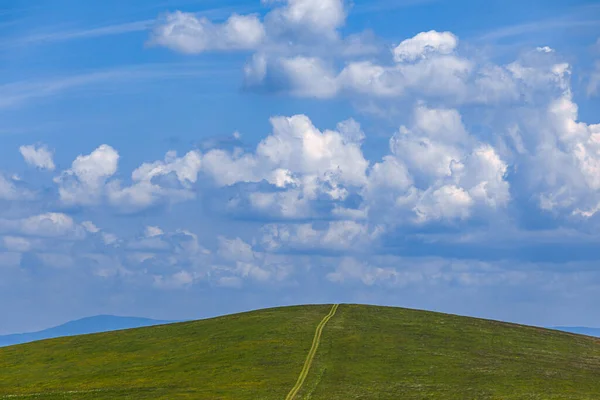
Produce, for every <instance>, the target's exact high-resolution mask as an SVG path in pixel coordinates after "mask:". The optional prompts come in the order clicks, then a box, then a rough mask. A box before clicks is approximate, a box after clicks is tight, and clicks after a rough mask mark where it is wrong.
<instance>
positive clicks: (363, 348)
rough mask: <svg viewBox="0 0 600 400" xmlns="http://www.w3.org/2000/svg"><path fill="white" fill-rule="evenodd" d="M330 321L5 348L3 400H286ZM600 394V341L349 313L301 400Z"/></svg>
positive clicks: (222, 324) (326, 336)
mask: <svg viewBox="0 0 600 400" xmlns="http://www.w3.org/2000/svg"><path fill="white" fill-rule="evenodd" d="M330 310H331V306H326V305H325V306H320V305H319V306H297V307H285V308H277V309H268V310H260V311H254V312H249V313H243V314H236V315H230V316H225V317H219V318H214V319H209V320H203V321H194V322H183V323H176V324H170V325H162V326H155V327H149V328H140V329H132V330H127V331H120V332H108V333H101V334H94V335H85V336H76V337H69V338H61V339H52V340H47V341H41V342H35V343H29V344H25V345H19V346H11V347H6V348H2V349H0V371H2V373H0V399H3V398H7V399H8V398H11V399H14V398H27V397H31V396H26V395H28V394H29V395H31V394H34V393H41V394H40V395H38V398H44V399H115V398H119V399H121V398H125V399H127V398H129V399H236V400H244V399H252V400H256V399H265V400H270V399H273V400H275V399H277V400H281V399H284V398H285V397H286V395H287V394H288V392H289V391H290V389H291V388H292V387H293V386H294V384H295V383H296V381H297V379H298V376H299V374H300V371H301V369H302V367H303V365H304V361H305V358H306V356H307V354H308V352H309V349H310V348H311V344H312V341H313V337H314V335H315V329H316V327H317V325H319V323H320V322H321V321H322V320H323V317H324V316H326V315H327V314H328V313H329V312H330ZM53 393H54V394H53ZM598 393H600V341H598V340H596V339H593V338H588V337H584V336H577V335H572V334H569V333H564V332H558V331H552V330H546V329H540V328H533V327H525V326H518V325H511V324H506V323H500V322H494V321H487V320H480V319H474V318H466V317H458V316H452V315H445V314H439V313H432V312H425V311H416V310H407V309H401V308H390V307H372V306H359V305H341V306H340V307H339V309H338V310H337V312H336V314H335V315H334V316H333V317H332V318H331V319H330V320H329V322H328V323H327V325H326V326H325V328H324V330H323V332H322V336H321V338H320V346H319V347H318V350H317V352H316V356H315V357H314V361H313V363H312V367H311V369H310V371H309V372H308V375H307V378H306V381H305V383H304V385H303V387H302V388H301V390H300V391H299V393H298V395H297V396H296V397H295V399H309V398H310V399H311V400H324V399H327V400H332V399H344V400H346V399H390V400H391V399H394V400H395V399H457V400H458V399H460V400H464V399H594V398H598ZM24 395H25V396H24Z"/></svg>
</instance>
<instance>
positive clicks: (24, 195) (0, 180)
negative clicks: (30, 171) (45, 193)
mask: <svg viewBox="0 0 600 400" xmlns="http://www.w3.org/2000/svg"><path fill="white" fill-rule="evenodd" d="M20 183H21V182H20V179H19V178H18V177H17V176H13V177H12V178H7V177H6V176H4V174H2V172H0V200H8V201H15V200H32V199H33V198H34V197H35V194H34V193H33V192H31V191H30V190H28V189H26V188H24V187H22V186H21V185H20Z"/></svg>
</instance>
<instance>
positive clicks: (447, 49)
mask: <svg viewBox="0 0 600 400" xmlns="http://www.w3.org/2000/svg"><path fill="white" fill-rule="evenodd" d="M457 46H458V38H457V37H456V36H455V35H454V34H453V33H452V32H437V31H433V30H432V31H429V32H421V33H419V34H417V35H415V36H414V37H412V38H410V39H406V40H404V41H402V42H401V43H400V44H399V45H398V46H396V47H395V48H394V49H393V51H392V53H393V55H394V61H396V62H413V61H416V60H419V59H422V58H426V57H427V56H428V55H429V54H432V53H437V54H451V53H452V52H453V51H454V50H455V49H456V47H457Z"/></svg>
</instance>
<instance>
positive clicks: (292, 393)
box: [285, 304, 340, 400]
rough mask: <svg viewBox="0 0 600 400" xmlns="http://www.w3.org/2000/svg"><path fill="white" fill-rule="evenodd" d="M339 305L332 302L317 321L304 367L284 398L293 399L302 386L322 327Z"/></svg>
mask: <svg viewBox="0 0 600 400" xmlns="http://www.w3.org/2000/svg"><path fill="white" fill-rule="evenodd" d="M339 306H340V305H339V304H334V305H333V307H331V311H329V314H327V315H326V316H325V318H323V320H322V321H321V322H320V323H319V325H317V330H316V331H315V337H314V338H313V342H312V346H311V348H310V351H309V352H308V355H307V356H306V360H305V361H304V367H302V371H301V372H300V376H299V377H298V380H297V381H296V384H295V385H294V387H293V388H292V390H290V392H289V393H288V395H287V396H286V397H285V400H293V399H294V397H296V395H297V394H298V392H299V391H300V389H301V388H302V385H303V384H304V381H305V380H306V377H307V376H308V371H309V370H310V367H311V365H312V362H313V359H314V358H315V354H317V349H318V348H319V343H321V334H322V333H323V328H324V327H325V325H326V324H327V322H328V321H329V320H330V319H331V318H332V317H333V316H334V315H335V312H336V311H337V309H338V307H339Z"/></svg>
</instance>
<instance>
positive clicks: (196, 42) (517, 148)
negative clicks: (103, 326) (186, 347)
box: [0, 0, 600, 334]
mask: <svg viewBox="0 0 600 400" xmlns="http://www.w3.org/2000/svg"><path fill="white" fill-rule="evenodd" d="M599 110H600V4H598V2H597V1H579V0H544V1H542V0H531V1H528V2H523V1H516V0H490V1H486V2H481V1H478V0H455V1H448V0H404V1H403V0H393V1H392V0H369V1H366V0H355V1H354V2H350V1H345V0H262V1H261V0H235V1H222V0H221V1H216V0H197V1H193V0H172V1H168V0H152V1H147V0H144V1H142V0H131V1H127V2H123V1H120V0H106V1H102V2H82V1H75V0H53V1H49V0H46V1H44V0H27V1H25V0H5V1H3V2H1V3H0V334H8V333H14V332H24V331H33V330H37V329H42V328H46V327H49V326H52V325H57V324H59V323H62V322H65V321H68V320H73V319H77V318H81V317H85V316H90V315H97V314H114V315H135V316H139V317H150V318H157V319H169V320H175V319H193V318H204V317H210V316H215V315H222V314H226V313H233V312H239V311H245V310H251V309H257V308H263V307H272V306H280V305H290V304H303V303H334V302H346V303H348V302H351V303H368V304H380V305H391V306H402V307H410V308H418V309H427V310H435V311H441V312H448V313H454V314H461V315H469V316H477V317H484V318H491V319H499V320H505V321H511V322H518V323H526V324H532V325H540V326H557V325H571V326H591V327H600V296H599V295H598V293H600V264H599V261H600V251H599V249H600V247H599V245H600V212H599V211H600V112H599Z"/></svg>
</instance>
